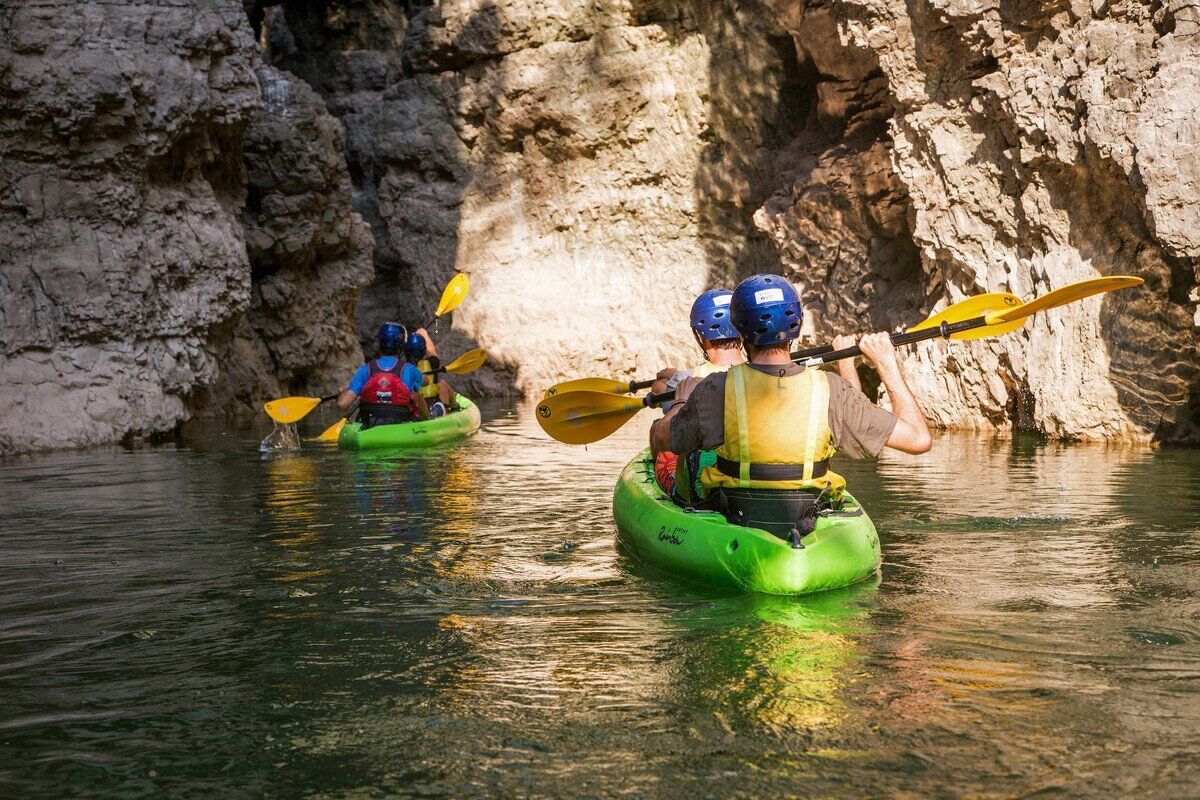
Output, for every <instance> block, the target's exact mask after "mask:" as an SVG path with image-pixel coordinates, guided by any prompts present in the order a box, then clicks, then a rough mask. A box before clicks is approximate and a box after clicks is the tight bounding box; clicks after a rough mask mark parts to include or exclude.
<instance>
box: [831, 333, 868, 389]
mask: <svg viewBox="0 0 1200 800" xmlns="http://www.w3.org/2000/svg"><path fill="white" fill-rule="evenodd" d="M854 344H855V342H854V337H853V336H846V335H845V334H842V335H841V336H835V337H833V349H834V350H845V349H846V348H847V347H853V346H854ZM837 373H838V375H841V376H842V380H844V381H846V383H848V384H850V385H851V386H853V387H854V388H855V389H858V390H859V391H860V392H861V391H862V381H861V380H859V378H858V367H856V366H855V365H854V359H853V358H843V359H842V360H841V361H839V362H837Z"/></svg>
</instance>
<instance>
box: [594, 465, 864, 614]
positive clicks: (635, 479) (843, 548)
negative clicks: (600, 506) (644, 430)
mask: <svg viewBox="0 0 1200 800" xmlns="http://www.w3.org/2000/svg"><path fill="white" fill-rule="evenodd" d="M843 498H844V500H845V503H844V505H843V507H842V508H841V509H840V511H839V512H837V513H835V514H830V515H828V516H821V517H818V518H817V526H816V529H815V530H814V531H813V532H812V533H810V534H809V535H808V536H806V537H804V538H803V539H802V540H801V541H800V543H801V544H802V545H803V547H801V548H793V547H792V545H791V543H790V542H787V541H785V540H784V539H782V538H780V537H778V536H774V535H772V534H770V533H768V532H767V531H764V530H761V529H759V528H748V527H743V526H740V525H733V524H730V523H729V522H728V521H726V519H725V517H724V516H722V515H721V514H719V513H716V512H713V511H686V510H684V509H683V508H680V507H679V506H677V505H675V504H674V503H672V502H671V500H670V499H669V498H667V496H666V495H665V494H664V493H663V492H662V490H661V489H659V487H658V483H657V482H656V481H655V479H654V466H653V462H652V461H651V460H650V452H649V451H648V450H646V451H643V452H642V453H640V454H639V455H638V456H637V458H635V459H633V461H631V462H629V465H628V466H626V467H625V469H624V471H623V472H622V473H621V478H620V480H618V481H617V489H616V492H615V493H614V495H613V516H615V517H616V521H617V529H618V530H619V531H620V540H621V542H622V544H624V545H625V546H626V547H627V548H628V549H629V550H631V551H632V552H633V554H634V555H636V556H637V557H638V558H639V559H641V560H642V561H644V562H645V563H647V564H649V565H651V566H653V567H657V568H658V569H661V570H663V571H665V572H670V573H673V574H675V575H678V576H680V577H682V578H687V579H689V580H693V581H696V582H698V583H704V584H708V585H710V586H720V587H732V588H737V589H741V590H742V591H746V592H764V593H766V594H777V595H800V594H810V593H812V592H820V591H824V590H826V589H836V588H839V587H842V586H849V585H850V584H852V583H857V582H858V581H861V580H864V579H865V578H868V577H870V576H871V575H873V574H874V573H875V571H876V570H878V569H879V561H880V554H879V535H878V534H877V533H876V531H875V524H874V523H873V522H871V518H870V517H868V516H867V513H866V512H865V511H864V510H863V508H862V506H860V505H859V504H858V501H857V500H855V499H854V498H853V497H852V496H851V495H850V493H849V492H847V493H845V494H844V495H843Z"/></svg>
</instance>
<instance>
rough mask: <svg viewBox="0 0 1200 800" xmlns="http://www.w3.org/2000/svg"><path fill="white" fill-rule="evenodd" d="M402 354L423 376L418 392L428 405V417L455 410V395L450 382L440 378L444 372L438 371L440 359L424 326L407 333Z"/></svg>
mask: <svg viewBox="0 0 1200 800" xmlns="http://www.w3.org/2000/svg"><path fill="white" fill-rule="evenodd" d="M404 355H405V358H407V359H408V363H410V364H412V365H414V366H415V367H416V368H417V369H418V370H420V372H421V374H422V375H424V376H425V381H424V383H423V384H422V385H421V388H420V389H419V390H418V394H420V395H421V397H422V398H424V399H425V403H426V404H427V405H428V406H429V418H430V419H433V418H434V417H440V416H442V415H443V414H446V413H448V412H450V411H457V410H458V404H457V403H455V402H454V398H455V396H456V395H455V394H454V390H453V389H451V388H450V384H449V383H448V382H447V381H446V380H445V379H443V378H442V376H443V375H444V374H445V373H444V372H439V370H440V369H441V367H442V361H441V359H440V358H438V354H437V348H435V347H434V345H433V339H431V338H430V336H429V333H428V332H427V331H426V330H425V329H424V328H417V329H416V330H415V331H414V332H412V333H410V334H409V335H408V341H407V342H405V344H404Z"/></svg>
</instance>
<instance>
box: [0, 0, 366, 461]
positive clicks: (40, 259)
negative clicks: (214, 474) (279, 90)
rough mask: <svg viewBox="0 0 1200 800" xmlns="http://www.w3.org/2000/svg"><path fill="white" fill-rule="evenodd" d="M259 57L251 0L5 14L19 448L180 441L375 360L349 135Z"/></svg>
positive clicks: (8, 426)
mask: <svg viewBox="0 0 1200 800" xmlns="http://www.w3.org/2000/svg"><path fill="white" fill-rule="evenodd" d="M258 61H259V58H258V51H257V48H256V44H255V40H254V37H253V35H252V33H251V29H250V25H249V23H248V20H247V18H246V15H245V10H244V8H243V7H242V5H241V4H240V3H236V2H225V3H217V4H214V3H209V2H195V3H190V4H188V3H177V4H172V5H169V6H163V5H161V4H159V3H152V2H133V1H130V2H103V3H101V2H85V3H73V2H59V3H51V2H44V3H37V4H32V3H29V4H8V3H6V4H3V5H2V6H0V100H2V102H0V187H2V188H3V190H2V193H0V454H4V453H11V452H16V451H23V450H27V449H31V448H37V447H54V446H72V445H87V444H94V443H99V442H106V441H114V440H118V439H121V438H123V437H126V436H129V435H141V434H155V433H163V432H169V431H171V430H172V429H173V428H174V427H175V426H176V425H177V424H178V423H179V422H181V421H183V420H185V419H187V418H188V417H190V416H191V415H193V414H196V413H204V412H207V411H212V410H217V409H226V410H229V409H231V408H233V407H236V406H239V405H243V404H245V403H247V402H250V401H254V400H257V399H260V398H261V397H262V396H263V395H264V394H267V393H274V392H276V391H279V390H280V389H281V388H282V387H283V386H289V387H291V388H303V387H305V386H306V385H307V384H308V383H309V379H310V378H312V379H319V380H320V381H321V383H320V387H321V388H325V387H326V386H327V384H326V383H325V381H326V380H329V379H331V378H332V375H333V374H334V373H335V372H343V371H344V370H346V369H349V368H351V367H352V366H354V364H355V363H356V362H358V360H359V358H360V356H361V352H360V350H359V347H358V344H357V341H356V340H355V339H354V337H353V335H352V331H353V323H352V317H353V305H354V303H353V297H352V294H353V290H354V288H355V287H357V286H359V285H361V284H363V283H365V282H366V281H367V280H369V278H370V276H371V259H370V248H371V242H370V239H369V236H368V235H367V234H366V231H365V228H364V227H363V226H362V224H361V222H355V221H353V220H352V218H351V212H350V209H349V202H350V198H349V187H348V179H347V178H346V168H345V165H344V162H343V161H342V156H341V152H340V151H341V141H340V138H339V135H338V134H337V133H336V132H334V131H333V130H332V128H336V126H337V122H336V121H335V120H333V119H332V118H331V117H329V115H328V113H327V112H326V111H325V110H324V108H323V104H322V103H321V101H320V99H319V98H317V97H316V96H315V95H313V96H312V97H310V98H307V99H305V100H304V102H303V103H300V104H288V103H287V102H286V101H282V102H274V104H273V101H272V96H271V95H270V94H268V95H267V96H266V97H264V89H266V90H270V88H271V86H273V85H277V84H278V83H279V82H281V81H282V82H286V79H284V78H282V77H281V76H278V75H276V76H275V77H274V79H273V82H271V83H268V84H266V85H265V86H264V87H260V76H261V73H260V76H256V74H255V70H256V68H257V65H258ZM310 94H311V92H310ZM276 100H278V98H276ZM284 118H286V119H287V121H286V122H280V120H281V119H284ZM304 118H307V119H304ZM289 126H290V128H291V131H290V133H289V131H288V130H287V129H288V128H289ZM248 133H249V136H250V142H249V145H248V146H247V147H246V148H244V143H245V142H244V140H245V139H246V137H247V134H248ZM289 136H290V137H291V138H290V139H289V138H288V137H289ZM305 148H308V149H309V150H310V151H312V152H315V153H316V155H315V156H312V155H311V154H310V155H309V156H307V157H306V156H305V155H304V151H305ZM244 149H245V151H246V154H247V156H248V163H249V167H250V176H251V181H250V188H251V199H257V200H258V201H260V202H259V203H258V205H257V207H254V208H250V207H248V206H247V177H246V167H245V166H244V165H243V151H244ZM306 159H307V160H306ZM297 170H298V171H299V172H301V173H303V174H302V175H300V176H297V175H295V174H293V173H294V172H295V171H297ZM305 170H307V172H306V171H305ZM306 222H311V224H312V227H314V228H315V229H317V230H315V231H314V232H311V233H310V232H307V231H306V230H304V228H303V226H304V224H305V223H306ZM356 226H357V227H356ZM247 229H248V230H249V231H250V233H251V236H250V243H249V244H250V253H249V255H248V252H247V244H248V243H247V232H246V231H247ZM337 240H341V241H340V243H339V241H337ZM330 260H331V261H333V262H334V265H335V266H333V267H332V268H330V267H329V266H328V265H327V264H326V263H325V262H327V261H330ZM282 262H288V263H287V265H286V267H285V266H284V265H283V263H282ZM252 264H253V266H254V270H255V272H252ZM285 273H292V274H293V277H290V278H289V277H287V275H285ZM296 273H299V274H301V275H302V276H303V277H302V278H300V279H297V278H295V277H294V274H296ZM331 273H332V274H331ZM310 274H311V275H315V276H318V277H311V275H310ZM330 284H335V285H334V286H333V287H332V288H331V286H330ZM330 296H332V297H333V298H334V302H328V298H329V297H330ZM289 309H290V310H289ZM301 311H303V312H304V313H299V312H301ZM300 326H303V328H304V330H306V331H307V332H306V333H298V332H297V330H296V329H297V328H299V327H300ZM335 367H336V369H335ZM314 388H315V387H314Z"/></svg>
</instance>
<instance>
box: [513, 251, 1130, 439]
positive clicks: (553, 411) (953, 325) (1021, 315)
mask: <svg viewBox="0 0 1200 800" xmlns="http://www.w3.org/2000/svg"><path fill="white" fill-rule="evenodd" d="M1141 283H1143V281H1142V279H1141V278H1135V277H1131V276H1126V275H1114V276H1110V277H1107V278H1094V279H1091V280H1086V281H1081V282H1079V283H1075V284H1072V285H1070V286H1064V287H1062V288H1061V289H1056V290H1054V291H1053V292H1050V293H1049V294H1046V295H1043V296H1042V297H1039V298H1035V299H1033V300H1030V301H1029V302H1028V303H1021V302H1020V301H1019V300H1018V301H1016V303H1015V304H1014V303H1013V302H1012V300H1010V299H1009V298H1012V295H1005V294H997V295H992V296H991V299H988V300H985V301H981V302H980V303H978V304H971V303H970V301H971V300H974V298H969V299H968V300H964V301H962V302H960V303H955V304H954V305H953V306H951V307H950V308H947V309H946V310H945V311H942V312H940V313H939V314H936V315H934V316H933V317H930V318H929V319H927V320H925V321H924V322H922V323H920V325H918V326H917V328H915V329H913V330H910V331H906V332H904V333H894V334H892V343H893V344H895V345H896V346H897V347H899V346H902V345H908V344H915V343H917V342H922V341H925V340H927V339H936V338H939V337H940V338H945V339H954V338H978V337H979V336H998V335H1001V334H1004V333H1009V332H1010V331H1013V330H1015V329H1016V328H1019V327H1020V326H1021V324H1023V322H1024V320H1025V318H1026V317H1029V316H1031V315H1033V314H1036V313H1038V312H1039V311H1046V310H1047V309H1051V308H1056V307H1058V306H1062V305H1066V304H1067V303H1071V302H1074V301H1076V300H1081V299H1083V298H1085V297H1091V296H1092V295H1096V294H1101V293H1104V292H1111V291H1115V290H1117V289H1125V288H1128V287H1130V286H1138V285H1140V284H1141ZM981 297H987V296H986V295H982V296H981ZM996 298H999V299H998V300H997V299H996ZM1014 299H1015V298H1014ZM996 302H1000V303H1001V304H1002V305H1003V306H1004V307H1003V308H1001V309H996V307H995V306H994V305H993V304H994V303H996ZM979 306H983V307H982V308H981V307H979ZM952 309H954V313H951V310H952ZM968 309H969V311H968ZM968 314H973V315H975V316H968ZM968 334H974V336H973V337H972V336H970V335H968ZM861 353H862V350H860V349H859V347H858V346H857V345H855V346H853V347H847V348H844V349H842V350H832V349H830V350H829V351H828V352H823V353H819V354H816V355H812V356H807V355H805V354H804V353H801V354H800V356H799V357H798V358H797V359H796V360H797V361H799V362H801V363H803V364H805V365H806V366H814V365H817V364H826V363H829V362H832V361H838V360H840V359H843V358H852V357H854V356H857V355H860V354H861ZM674 397H675V392H673V391H671V392H663V393H662V394H660V395H654V394H650V395H646V396H645V397H642V398H629V397H622V396H621V395H619V394H612V393H609V392H603V391H594V390H587V389H583V390H578V391H572V392H565V393H562V394H556V395H554V396H553V397H547V398H546V399H544V400H543V401H542V402H541V403H539V404H538V407H537V419H538V424H540V425H541V426H542V430H544V431H545V432H546V433H547V434H549V435H550V436H551V437H552V438H554V439H557V440H558V441H560V442H563V443H565V444H591V443H592V442H598V441H600V440H601V439H604V438H606V437H608V436H610V435H612V434H613V433H614V432H615V431H616V430H618V429H619V428H620V427H621V426H622V425H624V424H625V423H626V422H628V421H629V420H631V419H633V418H634V416H636V415H637V413H638V412H639V411H641V410H642V409H643V408H648V407H650V406H655V405H658V404H659V403H663V402H665V401H667V400H671V399H673V398H674Z"/></svg>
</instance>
